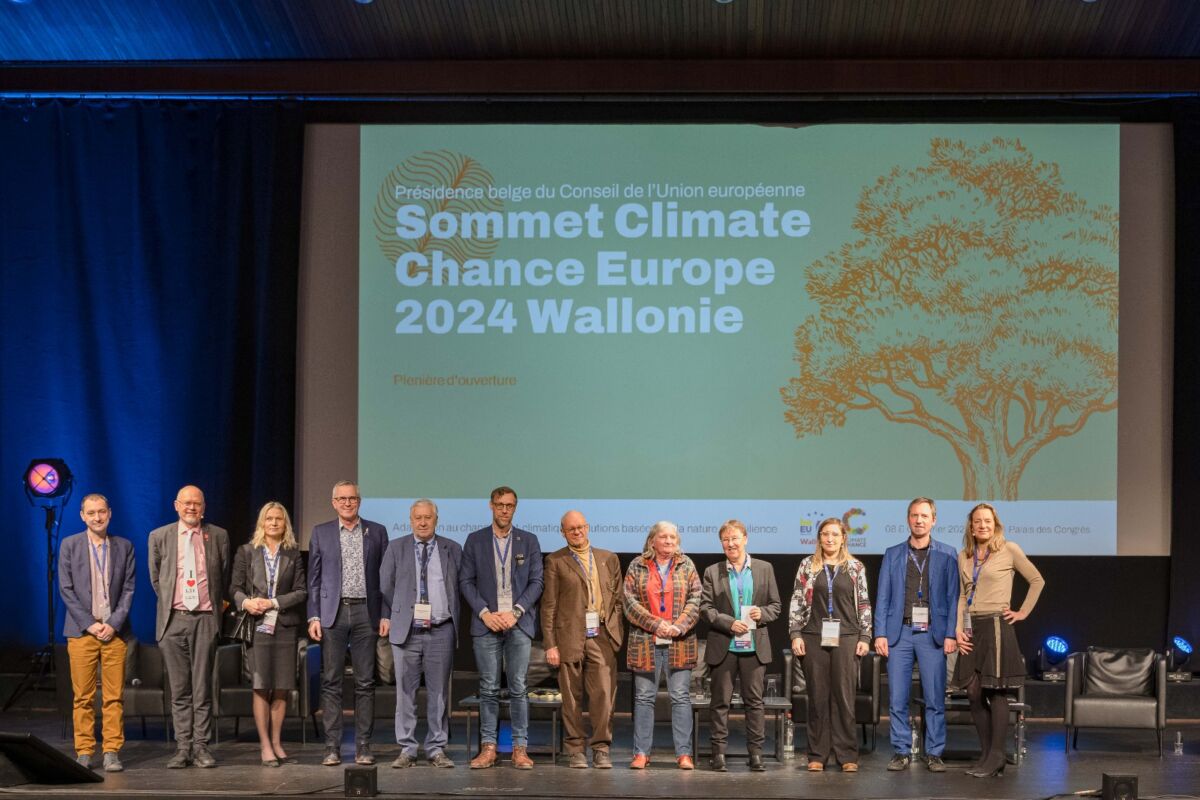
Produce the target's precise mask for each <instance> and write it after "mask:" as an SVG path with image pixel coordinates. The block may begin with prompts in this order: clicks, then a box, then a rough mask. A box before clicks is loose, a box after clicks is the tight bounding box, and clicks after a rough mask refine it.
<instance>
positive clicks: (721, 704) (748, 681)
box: [709, 653, 767, 755]
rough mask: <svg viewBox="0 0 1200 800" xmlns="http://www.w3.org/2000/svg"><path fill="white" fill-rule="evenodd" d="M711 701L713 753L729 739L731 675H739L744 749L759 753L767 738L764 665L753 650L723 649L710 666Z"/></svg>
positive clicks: (710, 723)
mask: <svg viewBox="0 0 1200 800" xmlns="http://www.w3.org/2000/svg"><path fill="white" fill-rule="evenodd" d="M711 674H712V704H711V705H710V706H709V709H710V711H709V727H710V729H711V730H712V735H711V737H710V741H711V742H712V749H713V752H714V753H724V752H725V743H726V742H728V741H729V701H730V700H731V699H732V698H733V676H734V675H738V676H740V677H741V679H742V705H743V706H744V707H745V709H746V749H748V750H749V751H750V754H751V755H754V754H756V753H762V749H763V742H764V741H765V740H766V738H767V732H766V719H765V714H764V712H763V681H764V679H765V678H766V675H767V665H766V664H763V663H762V662H761V661H759V660H758V655H757V654H756V653H726V654H725V659H724V660H723V661H722V662H721V663H720V664H717V665H716V666H714V667H713V668H712V673H711Z"/></svg>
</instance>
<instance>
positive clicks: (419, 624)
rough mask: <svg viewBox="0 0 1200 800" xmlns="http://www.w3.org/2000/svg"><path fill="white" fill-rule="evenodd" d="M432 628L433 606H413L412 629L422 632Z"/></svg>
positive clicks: (425, 604)
mask: <svg viewBox="0 0 1200 800" xmlns="http://www.w3.org/2000/svg"><path fill="white" fill-rule="evenodd" d="M432 626H433V605H431V604H430V603H417V604H416V605H415V606H413V627H414V628H421V629H422V630H424V629H426V628H429V627H432Z"/></svg>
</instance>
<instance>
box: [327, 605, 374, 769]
mask: <svg viewBox="0 0 1200 800" xmlns="http://www.w3.org/2000/svg"><path fill="white" fill-rule="evenodd" d="M370 616H371V615H370V614H369V613H368V612H367V604H366V603H357V604H354V605H346V604H345V603H342V604H340V605H339V606H338V612H337V617H335V618H334V620H333V624H332V625H330V626H329V627H328V628H325V629H324V630H322V631H321V718H322V722H323V723H324V725H325V746H326V747H336V748H340V747H341V746H342V679H343V675H342V674H343V670H344V667H345V664H346V646H347V644H348V645H349V647H350V666H351V667H352V668H353V670H354V741H355V743H356V744H357V745H363V744H367V743H369V742H370V741H371V734H372V733H374V732H375V641H376V640H377V639H378V638H379V631H378V630H377V629H376V628H375V626H374V625H372V624H371V619H370Z"/></svg>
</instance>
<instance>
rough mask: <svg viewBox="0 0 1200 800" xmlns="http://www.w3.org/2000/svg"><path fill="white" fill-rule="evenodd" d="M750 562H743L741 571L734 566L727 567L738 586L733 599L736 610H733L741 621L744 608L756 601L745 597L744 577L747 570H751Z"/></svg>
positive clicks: (747, 560)
mask: <svg viewBox="0 0 1200 800" xmlns="http://www.w3.org/2000/svg"><path fill="white" fill-rule="evenodd" d="M749 561H750V559H749V558H746V559H745V560H744V561H742V568H741V569H734V568H733V565H732V564H730V565H728V566H726V567H725V569H726V570H728V571H729V574H731V575H733V580H734V582H735V583H736V584H737V590H736V592H735V595H734V598H733V599H734V606H735V608H734V609H733V610H734V611H735V612H737V617H738V619H741V617H742V606H743V605H750V602H751V601H752V600H753V599H754V598H752V597H746V596H745V594H746V589H745V587H744V586H743V585H742V576H743V575H744V574H745V573H746V570H747V569H749V567H750V565H749V563H748V562H749Z"/></svg>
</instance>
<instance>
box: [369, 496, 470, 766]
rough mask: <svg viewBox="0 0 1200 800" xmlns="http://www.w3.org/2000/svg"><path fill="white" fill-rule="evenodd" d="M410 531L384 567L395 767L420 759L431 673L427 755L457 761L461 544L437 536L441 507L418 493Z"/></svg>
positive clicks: (440, 762) (441, 762) (439, 761)
mask: <svg viewBox="0 0 1200 800" xmlns="http://www.w3.org/2000/svg"><path fill="white" fill-rule="evenodd" d="M408 519H409V522H410V523H411V524H412V534H410V535H408V536H401V537H400V538H399V539H395V540H393V541H392V543H391V544H389V545H388V548H387V552H386V553H385V554H384V556H383V566H382V567H381V569H380V573H379V589H380V591H381V592H382V594H383V630H384V634H385V635H387V636H388V639H389V641H390V642H391V646H392V655H393V657H394V659H395V663H396V742H397V743H398V744H399V745H400V755H399V756H397V757H396V760H395V761H393V762H392V767H394V768H396V769H403V768H404V767H411V766H412V765H413V764H415V763H416V760H417V737H416V729H417V688H418V687H419V686H420V685H421V676H422V675H423V676H425V719H426V724H427V726H428V728H427V730H426V733H425V757H426V758H427V759H429V763H430V764H432V765H433V766H435V767H453V766H454V762H453V761H451V760H450V757H449V756H448V755H446V744H447V742H448V741H449V739H450V675H451V673H452V671H453V670H454V649H455V647H457V646H458V607H459V602H458V568H459V565H460V564H461V563H462V547H461V546H460V545H459V544H458V542H455V541H452V540H450V539H446V538H443V537H441V536H437V535H435V532H436V531H437V506H436V505H435V504H434V502H433V501H432V500H427V499H424V498H422V499H420V500H417V501H416V502H415V503H413V504H412V507H411V508H410V509H409V512H408Z"/></svg>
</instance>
